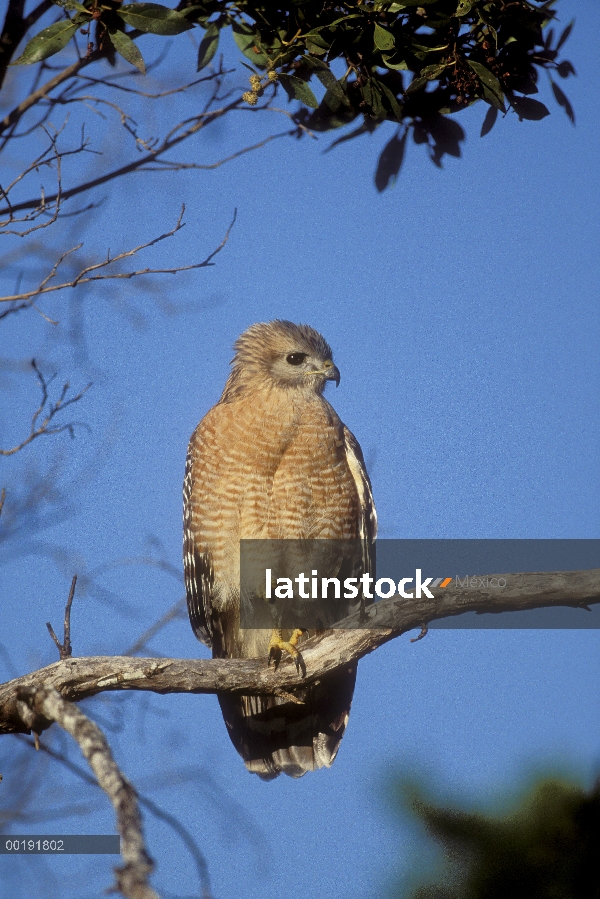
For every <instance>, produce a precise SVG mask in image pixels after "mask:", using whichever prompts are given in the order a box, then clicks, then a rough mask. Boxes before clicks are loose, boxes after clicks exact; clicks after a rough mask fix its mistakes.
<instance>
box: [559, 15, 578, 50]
mask: <svg viewBox="0 0 600 899" xmlns="http://www.w3.org/2000/svg"><path fill="white" fill-rule="evenodd" d="M574 24H575V19H571V21H570V22H569V24H568V25H567V27H566V28H565V30H564V31H563V33H562V34H561V36H560V37H559V39H558V43H557V44H556V47H555V48H554V49H555V50H560V48H561V47H562V45H563V44H564V42H565V41H566V40H567V39H568V37H569V35H570V34H571V32H572V31H573V25H574Z"/></svg>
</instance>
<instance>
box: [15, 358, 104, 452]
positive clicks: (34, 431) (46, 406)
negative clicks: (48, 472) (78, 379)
mask: <svg viewBox="0 0 600 899" xmlns="http://www.w3.org/2000/svg"><path fill="white" fill-rule="evenodd" d="M31 366H32V368H33V370H34V371H35V373H36V375H37V377H38V381H39V382H40V388H41V391H42V399H41V402H40V404H39V406H38V408H37V409H36V410H35V412H34V413H33V417H32V419H31V430H30V432H29V435H28V436H27V437H26V438H25V439H24V440H22V441H21V442H20V443H19V444H17V445H16V446H13V447H11V448H10V449H7V450H5V449H0V456H12V455H14V454H15V453H18V452H19V451H20V450H22V449H24V447H26V446H28V444H30V443H31V442H32V441H33V440H35V439H36V438H37V437H41V436H42V435H44V434H60V433H61V432H62V431H68V432H69V434H70V435H71V437H73V436H74V428H75V426H76V425H77V424H79V425H81V422H69V423H68V424H66V425H58V426H52V427H51V422H52V421H53V419H54V418H55V417H56V415H58V413H59V412H62V411H63V410H64V409H66V408H67V406H72V405H73V403H77V402H79V400H80V399H81V398H82V396H83V395H84V393H86V392H87V391H88V390H89V388H90V387H91V386H92V385H91V384H88V385H87V386H86V387H84V388H83V390H80V391H79V393H78V394H76V396H71V397H69V398H68V399H67V393H68V391H69V383H68V382H67V383H66V384H63V387H62V390H61V392H60V395H59V397H58V399H57V400H56V402H54V403H49V402H48V388H49V386H50V384H51V383H52V381H53V380H54V378H55V377H56V375H52V377H51V378H49V379H48V380H46V378H45V377H44V375H43V374H42V372H41V371H40V369H39V368H38V366H37V363H36V361H35V359H32V360H31ZM44 410H47V411H46V412H45V415H44V418H43V419H42V420H41V421H39V418H40V416H41V415H42V414H44Z"/></svg>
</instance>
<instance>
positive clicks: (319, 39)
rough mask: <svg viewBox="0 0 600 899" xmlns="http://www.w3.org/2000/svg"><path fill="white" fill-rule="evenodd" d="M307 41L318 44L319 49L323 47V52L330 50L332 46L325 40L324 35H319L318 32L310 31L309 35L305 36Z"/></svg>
mask: <svg viewBox="0 0 600 899" xmlns="http://www.w3.org/2000/svg"><path fill="white" fill-rule="evenodd" d="M305 38H306V40H307V41H310V42H311V44H316V45H317V47H321V48H322V49H323V50H329V46H330V44H329V43H328V42H327V41H326V40H325V38H324V37H323V35H322V34H319V33H318V32H317V31H309V32H308V34H306V35H305Z"/></svg>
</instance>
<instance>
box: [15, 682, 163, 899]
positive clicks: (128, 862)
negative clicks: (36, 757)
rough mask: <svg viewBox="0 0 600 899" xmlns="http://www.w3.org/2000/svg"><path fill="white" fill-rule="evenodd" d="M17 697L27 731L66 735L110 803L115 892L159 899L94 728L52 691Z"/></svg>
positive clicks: (135, 825)
mask: <svg viewBox="0 0 600 899" xmlns="http://www.w3.org/2000/svg"><path fill="white" fill-rule="evenodd" d="M18 696H19V698H18V699H17V708H18V710H19V713H20V714H21V717H22V719H23V722H24V723H25V724H27V726H28V727H30V728H32V729H33V730H34V731H36V732H38V731H40V730H42V729H43V728H44V727H47V726H48V722H50V721H56V722H57V724H60V726H61V727H62V728H64V730H66V731H67V733H69V734H71V736H72V737H73V739H74V740H76V742H77V743H78V744H79V748H80V749H81V751H82V753H83V755H84V756H85V758H86V759H87V761H88V762H89V765H90V768H91V769H92V771H93V772H94V774H95V775H96V778H97V780H98V783H99V785H100V786H101V787H102V789H103V790H104V792H105V793H106V795H107V796H108V798H109V799H110V801H111V802H112V804H113V807H114V809H115V814H116V816H117V830H118V831H119V833H120V835H121V855H122V857H123V861H124V862H125V864H124V865H123V867H121V868H116V869H115V874H116V880H117V888H118V889H119V890H120V892H121V893H122V894H123V895H124V896H127V897H128V899H159V897H158V894H157V893H155V892H154V890H153V889H152V887H151V886H150V885H149V884H148V876H149V875H150V873H151V871H152V868H153V867H154V865H153V862H152V859H151V858H150V857H149V855H148V853H147V852H146V849H145V846H144V838H143V836H142V821H141V818H140V813H139V809H138V804H137V797H136V793H135V790H134V789H133V787H132V786H131V784H130V783H129V781H128V780H127V779H126V778H125V777H124V776H123V774H121V772H120V770H119V768H118V767H117V765H116V763H115V760H114V759H113V757H112V753H111V751H110V746H109V745H108V743H107V742H106V739H105V737H104V734H103V733H102V731H101V730H100V728H99V727H98V726H97V725H96V724H94V722H93V721H90V719H89V718H87V717H86V716H85V715H84V714H83V712H81V711H80V710H79V709H78V708H77V707H76V706H74V705H73V704H72V703H70V702H67V701H66V700H65V699H63V698H62V696H61V695H60V694H59V693H58V692H57V691H56V690H55V689H54V687H49V686H44V687H39V688H37V689H36V688H25V687H24V688H22V689H21V690H20V691H19V693H18ZM40 716H41V720H40Z"/></svg>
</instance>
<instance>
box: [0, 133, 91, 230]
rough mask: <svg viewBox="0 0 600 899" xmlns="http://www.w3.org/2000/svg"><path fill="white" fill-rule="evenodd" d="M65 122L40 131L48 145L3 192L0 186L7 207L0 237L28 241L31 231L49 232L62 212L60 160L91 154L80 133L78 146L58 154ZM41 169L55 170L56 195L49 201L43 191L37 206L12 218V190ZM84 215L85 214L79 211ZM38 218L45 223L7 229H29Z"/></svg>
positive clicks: (0, 195) (0, 224)
mask: <svg viewBox="0 0 600 899" xmlns="http://www.w3.org/2000/svg"><path fill="white" fill-rule="evenodd" d="M66 123H67V120H66V119H65V121H64V122H63V124H62V126H61V127H60V128H57V129H53V133H52V134H51V133H50V131H49V130H48V129H47V128H46V127H44V126H43V125H42V126H41V127H42V130H43V131H44V132H45V134H46V136H47V137H48V140H49V142H50V143H49V145H48V146H47V147H46V149H45V150H43V152H42V153H40V155H39V156H37V158H36V159H34V160H33V161H32V162H31V163H30V164H29V165H28V166H26V167H25V168H24V169H23V171H22V172H20V173H19V174H18V175H17V176H16V178H14V179H13V180H12V181H11V183H10V184H8V185H7V187H6V188H4V187H2V185H1V184H0V198H1V199H2V200H4V201H5V203H6V207H5V208H4V209H3V211H2V214H3V215H5V216H6V217H5V218H4V219H0V229H2V230H0V234H2V235H6V234H11V235H13V236H16V237H28V236H29V235H30V234H32V233H33V232H34V231H39V230H40V229H41V228H48V227H49V226H50V225H52V224H54V222H55V221H56V220H57V218H58V215H59V212H60V210H61V205H62V198H63V197H62V160H63V159H66V158H67V157H68V156H76V155H78V154H80V153H86V152H88V153H93V152H94V151H93V150H90V148H89V147H88V141H87V139H86V137H85V134H84V133H83V132H82V135H81V140H80V142H79V145H78V146H76V147H74V148H73V149H72V150H60V151H59V150H58V147H57V141H58V138H59V136H60V135H61V133H62V131H63V130H64V128H65V125H66ZM41 168H54V169H56V187H57V190H56V194H54V195H53V197H52V199H51V200H49V199H47V198H46V195H45V191H44V188H43V187H42V191H41V195H40V197H39V199H38V200H37V201H36V203H35V204H34V205H33V206H31V207H29V209H30V211H29V212H26V213H25V215H21V216H18V215H16V214H15V208H14V206H13V204H12V202H11V199H10V193H11V191H12V190H14V188H15V187H16V186H17V185H18V184H20V183H21V182H22V181H23V180H24V179H25V178H27V176H28V175H30V174H31V173H32V172H36V173H37V172H39V169H41ZM80 211H85V210H78V212H80ZM41 216H44V217H45V221H43V222H41V223H39V224H36V225H31V226H30V227H26V228H24V229H15V228H9V227H8V226H9V225H29V224H30V223H31V222H34V221H36V220H37V219H39V218H40V217H41Z"/></svg>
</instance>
